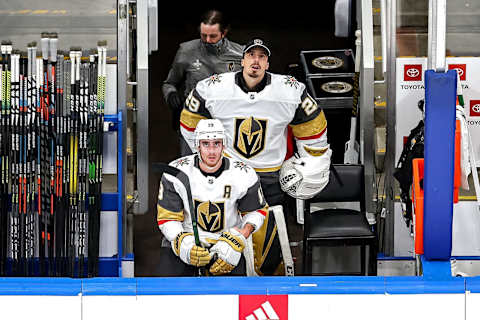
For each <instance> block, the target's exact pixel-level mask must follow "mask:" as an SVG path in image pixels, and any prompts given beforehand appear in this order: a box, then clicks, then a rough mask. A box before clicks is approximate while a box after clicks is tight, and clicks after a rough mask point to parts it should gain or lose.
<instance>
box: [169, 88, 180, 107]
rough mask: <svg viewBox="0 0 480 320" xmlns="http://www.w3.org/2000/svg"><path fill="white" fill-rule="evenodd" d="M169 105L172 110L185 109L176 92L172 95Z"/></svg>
mask: <svg viewBox="0 0 480 320" xmlns="http://www.w3.org/2000/svg"><path fill="white" fill-rule="evenodd" d="M167 103H168V106H169V107H170V109H171V110H180V109H182V107H183V100H182V98H180V95H179V94H178V92H176V91H174V92H172V93H170V95H169V96H168V99H167Z"/></svg>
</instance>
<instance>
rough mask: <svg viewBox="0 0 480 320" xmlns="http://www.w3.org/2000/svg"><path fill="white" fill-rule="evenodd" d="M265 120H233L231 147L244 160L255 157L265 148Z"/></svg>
mask: <svg viewBox="0 0 480 320" xmlns="http://www.w3.org/2000/svg"><path fill="white" fill-rule="evenodd" d="M266 134H267V120H265V119H256V118H254V117H250V118H235V137H234V138H233V139H234V140H233V147H234V149H235V150H236V151H237V152H238V153H240V154H241V155H242V156H244V157H245V158H247V159H249V158H252V157H255V156H256V155H257V154H259V153H260V152H262V150H263V149H264V148H265V137H266Z"/></svg>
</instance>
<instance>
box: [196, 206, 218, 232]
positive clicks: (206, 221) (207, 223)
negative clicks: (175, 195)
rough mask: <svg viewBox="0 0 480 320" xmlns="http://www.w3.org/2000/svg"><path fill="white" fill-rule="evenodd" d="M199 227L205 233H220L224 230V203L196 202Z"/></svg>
mask: <svg viewBox="0 0 480 320" xmlns="http://www.w3.org/2000/svg"><path fill="white" fill-rule="evenodd" d="M194 206H195V212H196V213H197V222H198V225H199V226H200V227H201V228H202V229H203V230H205V231H208V232H218V231H221V230H223V225H224V222H225V204H224V203H223V202H211V201H206V202H202V201H198V200H194Z"/></svg>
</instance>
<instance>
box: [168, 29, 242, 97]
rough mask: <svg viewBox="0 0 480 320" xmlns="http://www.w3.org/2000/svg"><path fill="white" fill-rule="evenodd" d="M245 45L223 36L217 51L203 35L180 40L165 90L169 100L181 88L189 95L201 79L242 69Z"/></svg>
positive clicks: (185, 94) (184, 93) (182, 94)
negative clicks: (206, 43)
mask: <svg viewBox="0 0 480 320" xmlns="http://www.w3.org/2000/svg"><path fill="white" fill-rule="evenodd" d="M242 51H243V46H242V45H240V44H238V43H235V42H232V41H229V40H228V39H227V38H224V39H223V43H222V46H221V47H220V49H219V50H218V51H217V52H210V51H207V49H206V47H205V45H204V44H203V43H202V41H201V40H200V39H196V40H191V41H188V42H184V43H181V44H180V48H179V49H178V51H177V54H176V56H175V59H174V61H173V63H172V67H171V68H170V71H169V73H168V77H167V79H166V80H165V81H164V82H163V86H162V91H163V96H164V97H165V100H167V98H168V96H169V95H170V93H172V92H174V91H178V92H179V94H180V96H183V97H185V98H186V97H187V96H188V94H189V93H190V91H191V90H192V89H193V88H195V85H196V84H197V82H198V81H200V80H202V79H205V78H207V77H208V76H211V75H212V74H216V73H224V72H229V71H238V70H240V69H241V65H240V61H241V59H242V56H243V54H242Z"/></svg>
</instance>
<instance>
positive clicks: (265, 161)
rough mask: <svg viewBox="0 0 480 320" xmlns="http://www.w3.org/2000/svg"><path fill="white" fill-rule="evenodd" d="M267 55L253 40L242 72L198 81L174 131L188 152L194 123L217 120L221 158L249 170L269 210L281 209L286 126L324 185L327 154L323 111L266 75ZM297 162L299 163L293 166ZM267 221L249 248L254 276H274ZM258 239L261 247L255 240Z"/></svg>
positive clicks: (299, 86)
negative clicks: (221, 139) (222, 133)
mask: <svg viewBox="0 0 480 320" xmlns="http://www.w3.org/2000/svg"><path fill="white" fill-rule="evenodd" d="M269 56H270V49H269V48H268V46H267V45H266V44H265V42H264V41H263V40H261V39H253V40H251V41H249V42H248V43H247V45H246V46H245V48H244V55H243V59H242V67H243V70H242V71H240V72H231V73H222V74H217V75H213V76H211V77H209V78H207V79H205V80H203V81H200V82H199V83H198V84H197V86H196V87H195V89H194V90H192V92H191V93H190V95H189V96H188V98H187V100H186V102H185V107H184V109H183V111H182V114H181V117H180V125H181V128H180V130H181V132H182V135H183V137H184V138H185V140H186V141H187V142H188V143H189V145H190V147H191V148H193V136H194V135H193V132H194V130H195V127H196V125H197V123H198V121H200V120H201V119H206V118H214V119H219V120H220V121H221V122H222V124H223V125H224V127H225V131H226V135H227V144H226V148H225V153H226V155H227V156H232V157H236V158H240V159H241V160H242V161H244V162H245V163H246V164H248V165H250V166H252V167H253V168H255V170H256V171H257V173H258V175H259V176H260V180H261V184H262V188H263V191H264V192H265V197H266V199H267V202H268V204H269V205H270V206H273V205H277V204H283V192H282V189H281V187H280V183H279V172H280V168H281V167H282V164H283V162H284V160H285V156H286V152H287V132H288V127H289V126H290V127H291V128H292V132H293V135H294V138H295V141H296V149H297V153H298V155H299V157H300V159H302V158H312V159H309V163H312V161H313V162H315V161H317V160H318V161H319V163H321V164H322V165H321V166H318V170H320V171H319V172H320V175H321V176H322V179H323V178H325V179H327V181H328V173H326V172H325V171H328V169H327V170H325V168H328V167H329V164H330V157H331V150H330V148H329V144H328V142H327V121H326V119H325V115H324V113H323V110H322V109H321V108H319V107H318V105H317V103H316V102H315V100H314V99H312V98H311V97H310V95H309V94H308V93H307V91H306V88H305V85H304V84H303V83H300V82H298V81H297V80H296V79H295V78H294V77H291V76H286V75H278V74H273V73H269V72H267V70H268V67H269V62H268V61H269ZM297 163H300V164H301V163H303V162H302V161H299V162H295V164H294V165H297ZM311 167H313V168H315V167H316V166H315V165H313V166H311ZM320 191H321V187H319V188H318V192H320ZM293 194H294V195H295V193H293ZM272 220H273V219H269V217H268V216H267V219H266V221H265V224H264V227H263V230H261V231H259V232H257V233H256V234H255V235H254V237H253V240H254V246H255V244H257V245H256V246H255V249H256V252H255V254H256V256H257V260H256V261H257V265H256V271H257V273H259V274H267V275H268V274H274V273H276V272H277V271H278V270H275V269H276V268H277V267H278V266H279V262H280V260H279V259H280V258H279V252H280V250H276V249H275V248H278V246H276V245H275V242H276V240H275V239H274V238H275V234H276V228H275V226H274V223H273V221H272ZM260 237H263V240H262V241H263V242H262V241H260V239H258V238H260ZM272 243H273V245H267V244H272ZM258 250H273V251H274V252H271V253H267V252H265V251H261V252H258ZM275 250H276V251H275ZM269 256H271V257H269ZM260 257H261V258H260Z"/></svg>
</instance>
